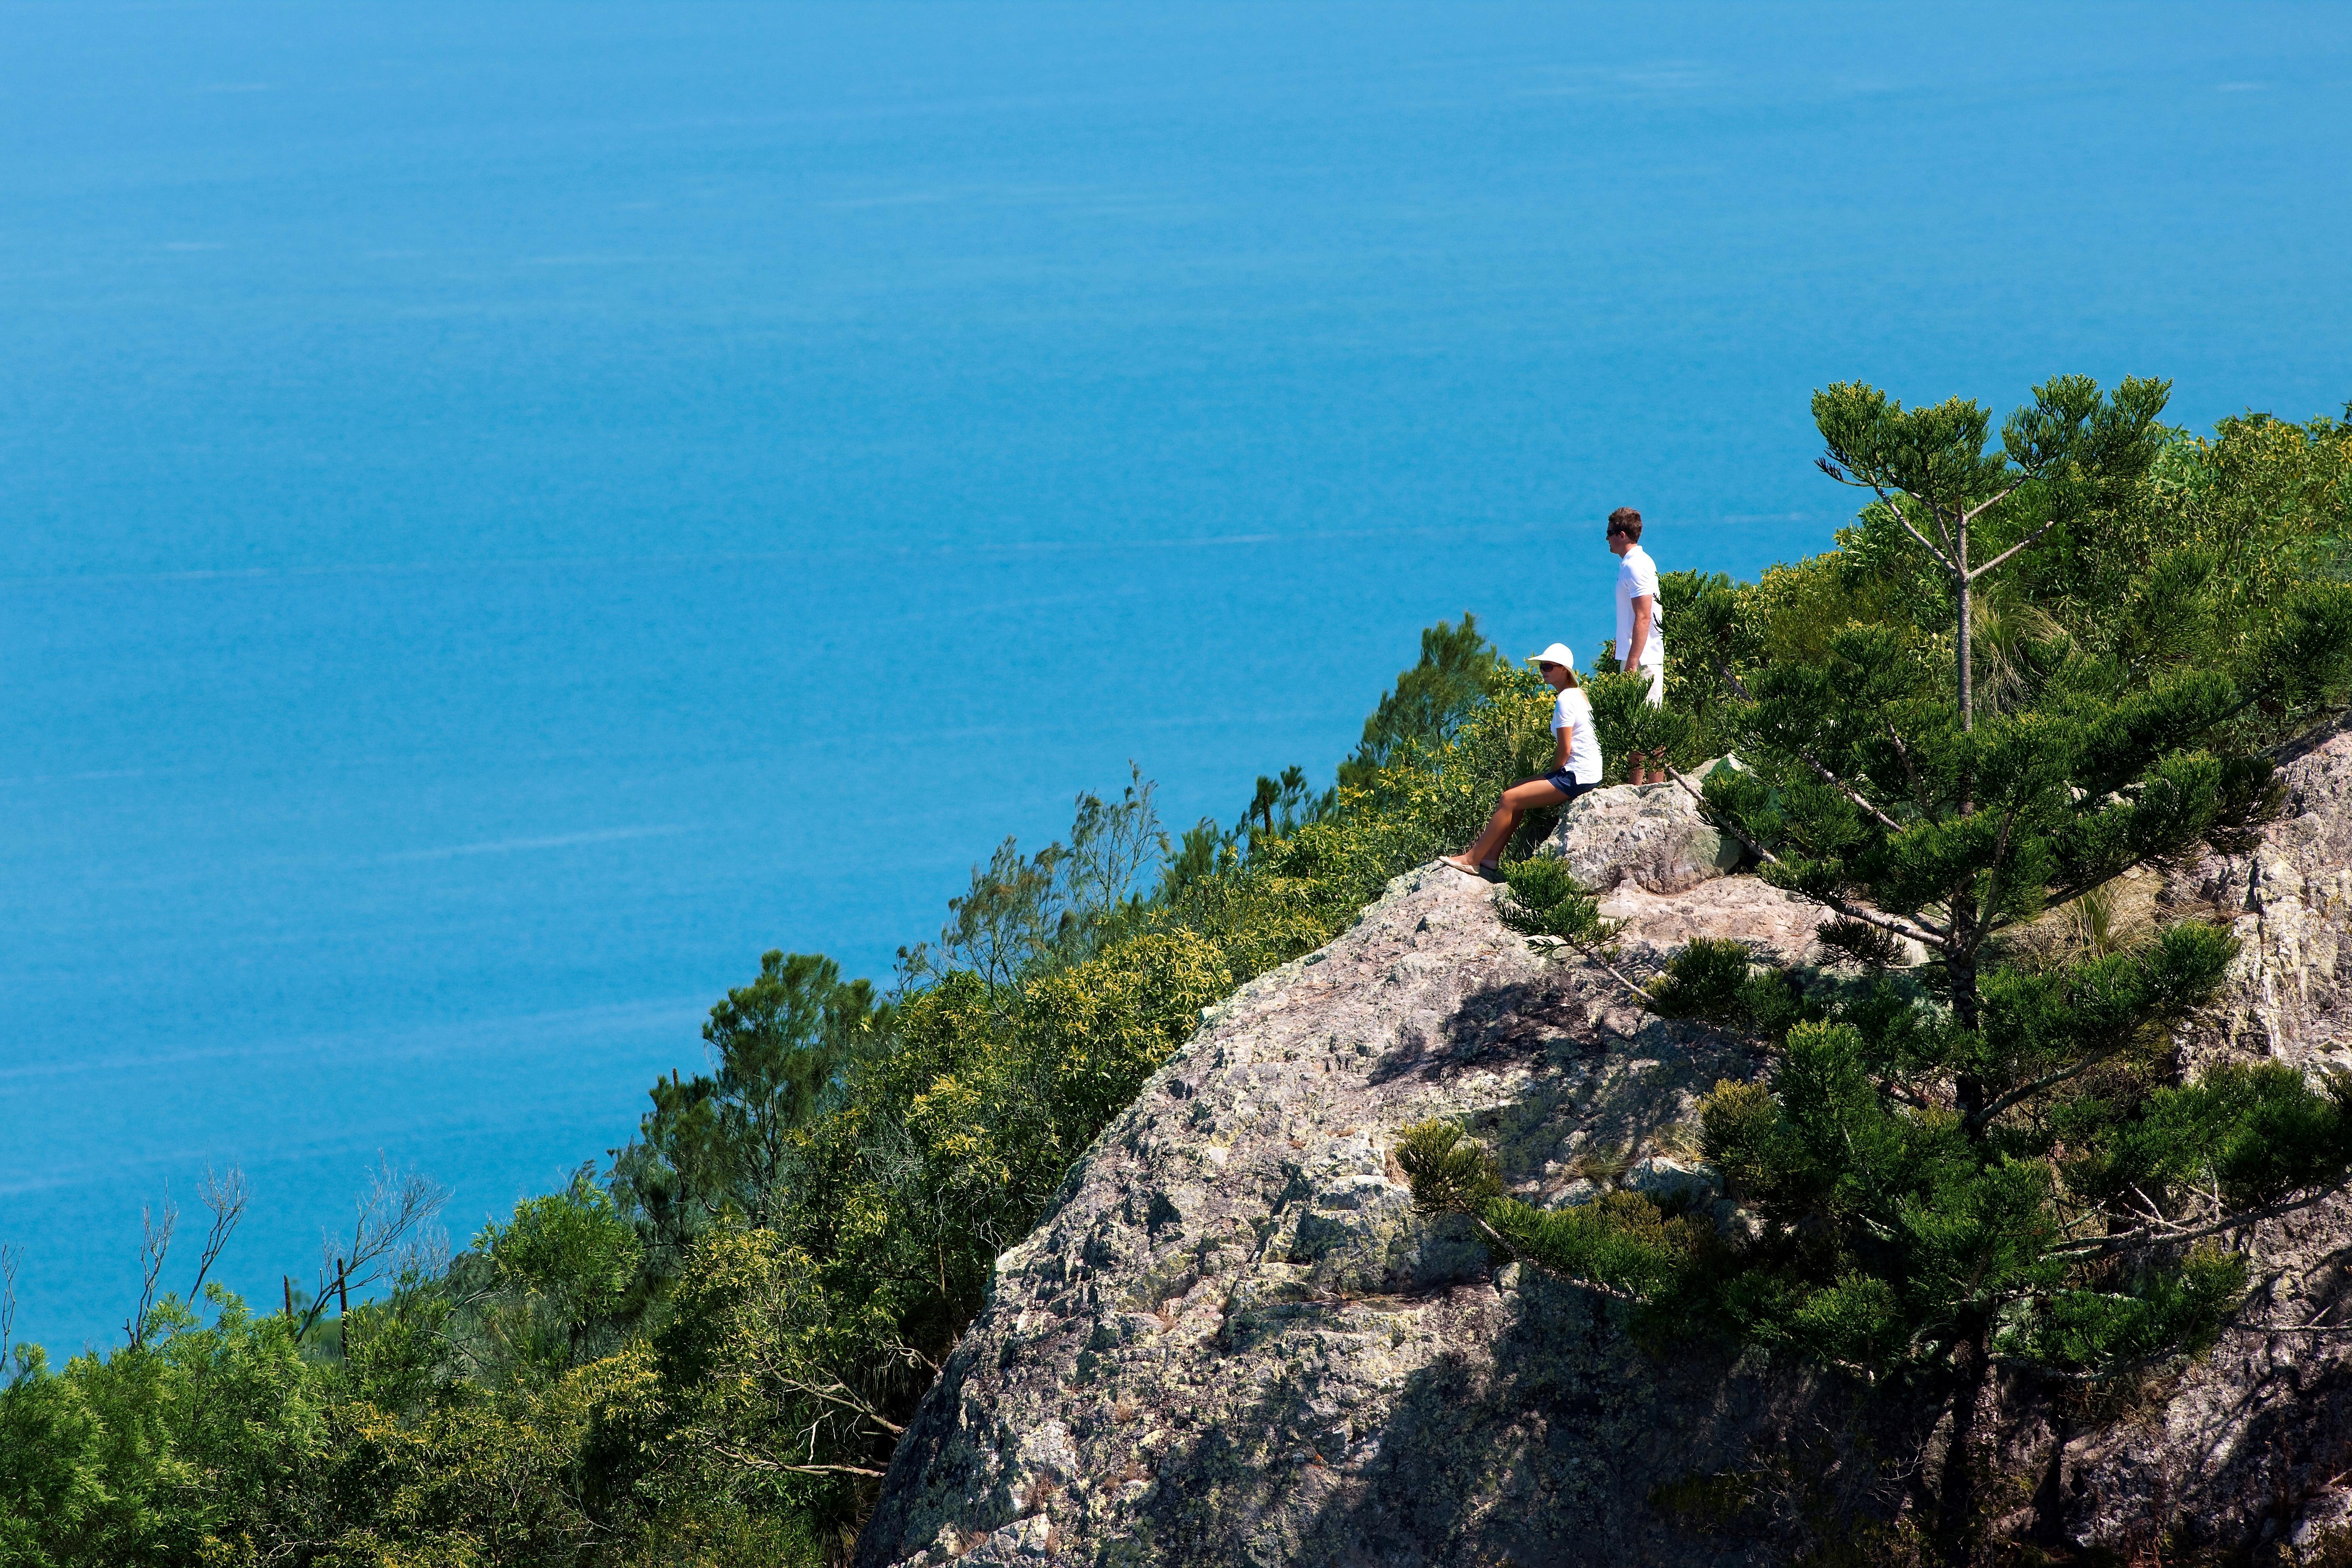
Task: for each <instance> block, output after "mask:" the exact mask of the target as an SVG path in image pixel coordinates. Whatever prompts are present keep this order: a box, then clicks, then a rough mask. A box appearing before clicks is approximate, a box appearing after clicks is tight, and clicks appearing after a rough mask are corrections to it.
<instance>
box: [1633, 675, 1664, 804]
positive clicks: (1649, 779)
mask: <svg viewBox="0 0 2352 1568" xmlns="http://www.w3.org/2000/svg"><path fill="white" fill-rule="evenodd" d="M1649 670H1650V695H1649V702H1650V706H1651V707H1653V708H1663V707H1664V706H1665V705H1666V667H1665V666H1664V665H1663V664H1654V665H1651V666H1650V667H1649ZM1625 776H1626V779H1627V781H1628V782H1630V783H1633V784H1664V783H1665V782H1666V754H1665V752H1634V753H1633V756H1632V758H1631V759H1629V760H1628V761H1627V763H1626V764H1625Z"/></svg>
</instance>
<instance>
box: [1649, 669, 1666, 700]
mask: <svg viewBox="0 0 2352 1568" xmlns="http://www.w3.org/2000/svg"><path fill="white" fill-rule="evenodd" d="M1665 704H1666V667H1665V666H1664V665H1663V664H1654V665H1652V666H1650V706H1651V707H1653V708H1663V707H1664V706H1665Z"/></svg>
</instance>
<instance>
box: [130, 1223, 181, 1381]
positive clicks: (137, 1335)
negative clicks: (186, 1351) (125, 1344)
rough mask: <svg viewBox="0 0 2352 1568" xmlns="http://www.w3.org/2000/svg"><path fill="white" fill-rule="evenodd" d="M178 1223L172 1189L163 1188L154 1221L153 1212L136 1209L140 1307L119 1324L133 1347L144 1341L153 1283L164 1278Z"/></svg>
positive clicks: (153, 1301)
mask: <svg viewBox="0 0 2352 1568" xmlns="http://www.w3.org/2000/svg"><path fill="white" fill-rule="evenodd" d="M179 1222H180V1210H179V1207H178V1205H175V1204H173V1202H172V1189H171V1188H170V1187H169V1186H166V1187H165V1188H164V1189H163V1221H162V1223H160V1224H159V1223H157V1221H156V1218H155V1211H154V1210H152V1209H149V1208H142V1209H141V1210H140V1211H139V1229H140V1233H141V1234H140V1237H139V1266H140V1273H141V1276H142V1279H141V1283H140V1286H139V1310H138V1311H137V1312H136V1313H134V1314H133V1315H132V1316H131V1321H129V1322H127V1323H125V1324H123V1325H122V1331H123V1333H124V1334H125V1335H126V1336H127V1337H128V1338H129V1339H130V1341H131V1346H132V1347H133V1348H134V1349H136V1348H138V1347H141V1346H143V1345H145V1344H146V1342H147V1320H148V1318H149V1317H150V1316H152V1314H153V1312H154V1310H155V1282H156V1280H158V1279H161V1278H163V1259H164V1258H165V1257H166V1256H167V1255H168V1254H169V1253H170V1252H171V1250H172V1228H173V1226H176V1225H177V1224H179Z"/></svg>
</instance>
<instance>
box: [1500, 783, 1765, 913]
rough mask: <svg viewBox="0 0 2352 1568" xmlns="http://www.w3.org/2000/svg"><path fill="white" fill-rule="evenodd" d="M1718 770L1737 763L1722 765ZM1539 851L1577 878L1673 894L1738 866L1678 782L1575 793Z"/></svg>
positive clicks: (1734, 843) (1734, 845)
mask: <svg viewBox="0 0 2352 1568" xmlns="http://www.w3.org/2000/svg"><path fill="white" fill-rule="evenodd" d="M1718 765H1723V766H1736V765H1737V764H1736V763H1721V764H1718ZM1537 853H1538V854H1542V855H1549V856H1553V857H1556V858H1560V859H1564V860H1566V861H1567V862H1568V866H1569V869H1570V870H1571V871H1573V872H1575V873H1576V879H1577V880H1578V881H1580V882H1582V883H1583V884H1584V885H1585V886H1586V887H1588V888H1594V889H1601V890H1604V891H1605V890H1608V889H1615V888H1618V887H1620V886H1622V885H1625V884H1629V883H1630V884H1631V885H1633V887H1636V888H1639V889H1641V890H1642V891H1643V892H1645V893H1679V892H1683V891H1685V890H1687V889H1691V888H1696V887H1697V886H1698V885H1699V884H1700V883H1701V882H1707V881H1712V880H1714V879H1716V878H1717V877H1721V876H1725V875H1727V874H1728V873H1729V872H1730V871H1731V870H1733V869H1734V868H1737V867H1738V864H1739V843H1738V840H1737V839H1734V838H1731V837H1727V836H1726V835H1724V834H1722V833H1718V832H1717V831H1716V830H1715V829H1714V828H1712V827H1710V826H1707V824H1706V818H1705V817H1704V816H1701V815H1700V814H1699V809H1698V802H1696V800H1694V799H1692V798H1691V795H1690V793H1689V792H1688V791H1687V790H1685V789H1684V788H1683V787H1682V786H1681V785H1680V784H1643V785H1641V786H1639V787H1638V788H1637V787H1635V786H1634V785H1632V784H1617V785H1613V786H1612V787H1611V788H1608V789H1596V790H1591V791H1589V792H1587V793H1586V794H1583V795H1578V796H1577V797H1576V798H1575V799H1574V800H1571V801H1570V802H1569V803H1568V804H1567V805H1564V806H1562V807H1561V808H1560V813H1559V824H1558V826H1554V827H1553V829H1552V830H1551V834H1550V837H1547V838H1546V839H1545V840H1544V842H1543V846H1542V847H1541V848H1540V849H1538V851H1537Z"/></svg>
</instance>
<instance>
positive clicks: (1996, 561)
mask: <svg viewBox="0 0 2352 1568" xmlns="http://www.w3.org/2000/svg"><path fill="white" fill-rule="evenodd" d="M2057 526H2058V520H2057V519H2056V518H2054V517H2053V518H2052V519H2051V520H2050V521H2048V522H2045V523H2043V524H2042V526H2041V527H2040V528H2037V529H2035V530H2034V531H2032V533H2029V534H2027V535H2026V536H2025V537H2024V538H2022V539H2021V540H2019V541H2018V542H2016V543H2014V544H2012V545H2011V546H2010V547H2009V548H2008V549H2006V550H2004V551H2002V552H2000V554H1998V555H1996V556H1994V557H1993V558H1992V559H1991V560H1990V561H1988V562H1986V563H1984V564H1983V565H1981V566H1974V567H1970V568H1969V582H1971V583H1973V582H1975V581H1976V580H1977V579H1978V578H1979V577H1981V576H1983V575H1984V574H1986V573H1988V572H1990V571H1991V570H1992V569H1993V568H1994V567H1996V566H1998V565H2000V563H2002V562H2004V561H2006V560H2008V559H2009V558H2010V557H2011V556H2012V555H2014V554H2016V553H2017V552H2019V551H2021V550H2022V549H2024V548H2025V547H2026V546H2027V545H2029V544H2031V543H2032V542H2034V541H2035V540H2037V539H2039V538H2041V537H2042V535H2043V534H2045V533H2047V532H2049V531H2051V530H2052V529H2053V528H2055V527H2057Z"/></svg>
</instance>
